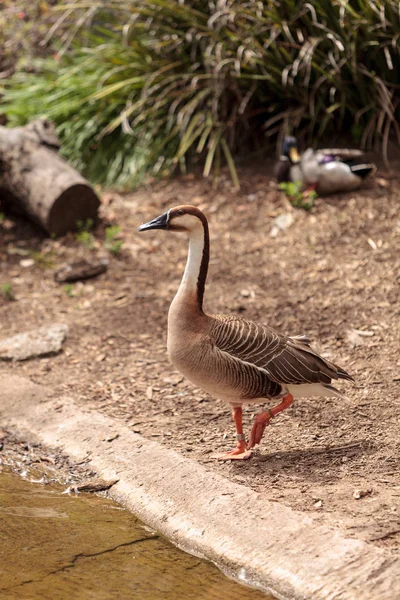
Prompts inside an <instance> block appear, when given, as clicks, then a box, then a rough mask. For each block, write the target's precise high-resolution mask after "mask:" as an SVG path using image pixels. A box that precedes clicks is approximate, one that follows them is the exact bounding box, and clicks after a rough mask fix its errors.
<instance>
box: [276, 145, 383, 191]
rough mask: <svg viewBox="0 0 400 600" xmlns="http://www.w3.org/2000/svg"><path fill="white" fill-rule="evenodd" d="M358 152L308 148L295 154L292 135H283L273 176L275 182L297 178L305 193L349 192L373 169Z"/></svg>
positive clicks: (296, 151) (296, 149)
mask: <svg viewBox="0 0 400 600" xmlns="http://www.w3.org/2000/svg"><path fill="white" fill-rule="evenodd" d="M362 154H363V153H362V152H361V150H350V149H347V148H345V149H342V150H339V149H333V148H327V149H323V150H313V149H312V148H308V149H307V150H305V151H304V152H303V153H302V154H299V151H298V147H297V140H296V138H294V137H290V136H287V137H285V138H284V140H283V144H282V154H281V156H280V157H279V160H278V162H277V163H276V165H275V177H276V179H277V181H278V183H284V182H289V181H293V182H294V181H300V182H301V184H302V186H303V189H305V190H306V191H307V192H310V191H311V190H315V191H316V192H317V193H318V194H320V195H324V194H333V193H338V192H351V191H352V190H356V189H357V188H359V187H360V185H361V183H362V182H363V180H364V179H366V178H367V177H368V176H369V175H371V174H373V173H374V172H375V171H376V166H375V165H374V164H372V163H364V162H362V161H361V160H360V156H362Z"/></svg>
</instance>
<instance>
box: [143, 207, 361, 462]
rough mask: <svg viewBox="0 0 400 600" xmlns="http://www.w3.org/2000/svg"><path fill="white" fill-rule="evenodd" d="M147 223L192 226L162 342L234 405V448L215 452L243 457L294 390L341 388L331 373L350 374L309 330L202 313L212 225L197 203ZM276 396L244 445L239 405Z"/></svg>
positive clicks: (323, 392) (331, 392) (178, 363)
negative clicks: (288, 332) (291, 332)
mask: <svg viewBox="0 0 400 600" xmlns="http://www.w3.org/2000/svg"><path fill="white" fill-rule="evenodd" d="M148 229H166V230H169V231H184V232H187V233H188V234H189V256H188V261H187V264H186V268H185V272H184V275H183V278H182V282H181V285H180V287H179V290H178V293H177V294H176V296H175V298H174V300H173V302H172V304H171V307H170V310H169V314H168V343H167V345H168V352H169V355H170V358H171V360H172V362H173V364H174V365H175V367H176V368H177V369H178V370H179V371H180V372H181V373H182V374H183V375H185V376H186V377H187V378H188V379H189V380H190V381H192V382H193V383H194V384H195V385H196V386H198V387H200V388H202V389H204V390H206V391H207V392H209V393H210V394H212V395H213V396H216V397H218V398H221V399H222V400H225V401H226V402H228V403H229V404H230V405H231V406H232V408H233V418H234V421H235V424H236V431H237V439H238V443H237V448H236V449H235V450H233V451H232V452H230V453H225V454H224V455H222V456H221V457H220V458H223V459H228V458H229V459H232V458H235V459H243V458H248V457H249V456H250V452H249V450H250V449H251V448H252V447H253V446H254V445H255V444H257V443H259V442H260V440H261V437H262V434H263V431H264V429H265V426H266V425H267V424H268V422H269V420H270V419H271V417H273V416H275V415H276V414H277V413H278V412H280V411H281V410H283V409H284V408H287V407H288V406H290V404H291V403H292V401H293V398H294V397H305V396H315V395H320V396H341V395H342V394H341V393H340V392H339V390H337V389H336V388H334V387H333V386H332V385H331V382H332V379H335V380H336V379H347V380H352V377H351V376H350V375H349V374H348V373H346V371H344V370H343V369H341V368H340V367H338V366H337V365H335V364H334V363H331V362H329V361H327V360H325V359H323V358H322V357H321V356H319V355H318V354H317V353H316V352H315V351H314V350H313V349H312V348H311V346H310V340H309V339H308V338H307V337H306V336H292V337H290V336H285V335H281V334H279V333H277V332H276V331H275V330H274V329H272V328H270V327H267V326H264V325H260V324H258V323H254V322H252V321H247V320H246V319H241V318H238V317H234V316H221V315H216V316H210V315H207V314H206V313H204V311H203V296H204V289H205V282H206V278H207V270H208V262H209V233H208V223H207V219H206V217H205V215H204V214H203V213H202V212H201V211H200V210H199V209H197V208H195V207H194V206H178V207H176V208H173V209H171V210H169V211H168V212H167V213H164V214H163V215H161V216H160V217H157V218H156V219H154V220H153V221H150V222H149V223H146V224H145V225H142V226H141V227H140V228H139V231H144V230H148ZM273 398H276V399H281V402H280V403H279V404H278V405H277V406H275V407H273V408H271V409H270V410H268V411H267V412H266V413H261V415H258V417H256V420H255V423H254V425H253V429H252V432H251V434H250V439H249V444H248V445H246V443H245V436H244V434H243V428H242V405H243V404H247V403H252V402H259V403H261V402H266V401H268V400H270V399H273Z"/></svg>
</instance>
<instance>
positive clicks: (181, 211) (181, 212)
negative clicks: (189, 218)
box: [176, 210, 185, 217]
mask: <svg viewBox="0 0 400 600" xmlns="http://www.w3.org/2000/svg"><path fill="white" fill-rule="evenodd" d="M176 214H177V216H178V217H181V216H182V215H184V214H185V211H184V210H178V211H177V213H176Z"/></svg>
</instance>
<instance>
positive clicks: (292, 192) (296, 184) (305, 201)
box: [279, 181, 318, 210]
mask: <svg viewBox="0 0 400 600" xmlns="http://www.w3.org/2000/svg"><path fill="white" fill-rule="evenodd" d="M302 188H303V184H302V183H301V181H288V182H282V183H280V184H279V189H280V190H282V192H285V194H286V196H287V197H288V198H289V200H290V203H291V204H292V206H295V207H296V208H303V209H304V210H311V209H312V207H313V206H314V201H315V199H316V198H317V196H318V194H317V192H316V191H315V190H311V191H310V192H307V193H306V194H305V193H304V191H303V189H302Z"/></svg>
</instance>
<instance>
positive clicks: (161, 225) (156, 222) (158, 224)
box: [138, 212, 169, 231]
mask: <svg viewBox="0 0 400 600" xmlns="http://www.w3.org/2000/svg"><path fill="white" fill-rule="evenodd" d="M168 221H169V213H168V212H166V213H163V214H162V215H160V216H159V217H156V218H155V219H153V220H152V221H149V222H148V223H143V225H141V226H140V227H139V229H138V231H149V230H150V229H168Z"/></svg>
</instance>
